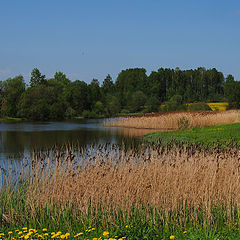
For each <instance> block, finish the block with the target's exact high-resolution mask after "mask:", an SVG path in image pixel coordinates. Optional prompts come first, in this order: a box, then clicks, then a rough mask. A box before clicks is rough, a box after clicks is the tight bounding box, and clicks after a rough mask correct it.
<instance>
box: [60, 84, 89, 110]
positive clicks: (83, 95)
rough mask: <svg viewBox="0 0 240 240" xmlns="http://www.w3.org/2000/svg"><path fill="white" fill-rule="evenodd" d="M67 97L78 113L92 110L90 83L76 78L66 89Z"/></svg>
mask: <svg viewBox="0 0 240 240" xmlns="http://www.w3.org/2000/svg"><path fill="white" fill-rule="evenodd" d="M64 95H65V99H66V101H67V103H68V105H69V107H71V108H72V109H73V110H74V111H75V112H76V114H81V113H82V112H83V111H84V110H90V100H89V99H90V96H89V95H90V94H89V88H88V85H87V84H86V83H85V82H83V81H79V80H76V81H74V82H71V83H70V84H69V85H68V86H67V87H66V89H65V92H64Z"/></svg>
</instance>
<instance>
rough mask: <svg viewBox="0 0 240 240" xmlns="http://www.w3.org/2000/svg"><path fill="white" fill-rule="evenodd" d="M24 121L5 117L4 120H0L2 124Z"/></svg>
mask: <svg viewBox="0 0 240 240" xmlns="http://www.w3.org/2000/svg"><path fill="white" fill-rule="evenodd" d="M22 120H23V119H22V118H13V117H4V118H0V123H1V122H19V121H22Z"/></svg>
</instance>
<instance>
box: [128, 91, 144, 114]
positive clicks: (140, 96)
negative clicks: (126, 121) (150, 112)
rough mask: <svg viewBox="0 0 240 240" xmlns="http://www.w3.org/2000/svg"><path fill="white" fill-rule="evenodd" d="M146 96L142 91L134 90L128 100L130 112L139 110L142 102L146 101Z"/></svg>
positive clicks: (142, 104)
mask: <svg viewBox="0 0 240 240" xmlns="http://www.w3.org/2000/svg"><path fill="white" fill-rule="evenodd" d="M146 100H147V98H146V96H145V94H144V93H143V92H142V91H136V92H135V93H133V94H132V97H131V101H130V110H131V111H132V112H138V111H140V110H141V109H142V108H143V106H144V104H145V103H146Z"/></svg>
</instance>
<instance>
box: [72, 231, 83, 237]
mask: <svg viewBox="0 0 240 240" xmlns="http://www.w3.org/2000/svg"><path fill="white" fill-rule="evenodd" d="M81 235H83V232H80V233H78V234H76V235H75V236H74V237H75V238H76V237H78V236H81Z"/></svg>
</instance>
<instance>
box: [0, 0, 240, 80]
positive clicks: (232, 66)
mask: <svg viewBox="0 0 240 240" xmlns="http://www.w3.org/2000/svg"><path fill="white" fill-rule="evenodd" d="M200 66H202V67H206V68H212V67H215V68H217V69H218V70H219V71H222V72H223V73H224V74H225V76H226V75H227V74H230V73H231V74H233V75H234V77H235V79H236V80H240V1H239V0H201V1H200V0H198V1H197V0H165V1H163V0H38V1H37V0H0V80H5V79H6V78H8V77H13V76H15V75H18V74H22V75H23V76H24V77H25V80H26V82H28V80H29V76H30V73H31V71H32V69H33V68H35V67H37V68H39V70H40V71H41V73H42V74H45V75H46V76H47V77H51V76H53V75H54V73H55V72H56V71H62V72H64V73H65V74H66V75H67V76H68V77H69V78H70V79H71V80H76V79H79V80H83V81H86V82H88V83H89V82H90V81H91V80H92V79H93V78H97V79H98V80H99V81H100V82H102V81H103V79H104V78H105V76H106V75H107V74H108V73H109V74H110V75H111V76H112V77H113V79H114V80H115V79H116V77H117V74H118V73H119V72H120V71H121V70H123V69H126V68H133V67H144V68H146V70H147V73H148V74H149V73H150V72H151V71H153V70H157V69H158V68H160V67H167V68H176V67H180V68H181V69H190V68H197V67H200Z"/></svg>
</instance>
